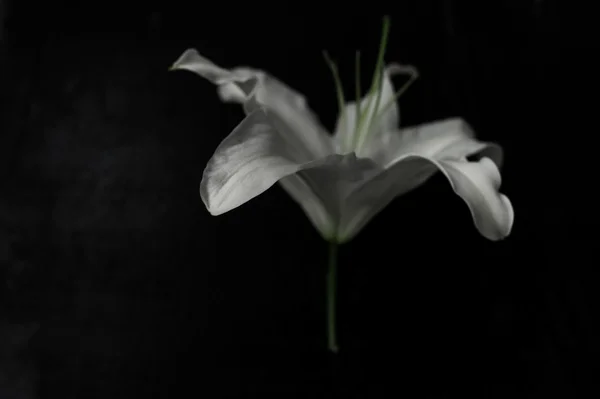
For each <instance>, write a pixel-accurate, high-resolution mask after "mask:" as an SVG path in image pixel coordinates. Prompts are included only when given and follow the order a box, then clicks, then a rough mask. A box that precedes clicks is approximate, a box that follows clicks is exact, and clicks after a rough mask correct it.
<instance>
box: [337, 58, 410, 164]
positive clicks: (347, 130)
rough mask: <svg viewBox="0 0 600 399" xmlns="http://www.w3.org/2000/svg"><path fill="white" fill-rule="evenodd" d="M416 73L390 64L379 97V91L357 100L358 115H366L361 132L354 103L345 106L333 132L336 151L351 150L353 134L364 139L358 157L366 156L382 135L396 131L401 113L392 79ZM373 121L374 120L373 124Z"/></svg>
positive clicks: (384, 74) (402, 66)
mask: <svg viewBox="0 0 600 399" xmlns="http://www.w3.org/2000/svg"><path fill="white" fill-rule="evenodd" d="M411 73H416V70H415V69H414V68H413V67H412V66H409V65H400V64H389V65H388V66H386V68H385V69H384V73H383V81H382V83H381V94H380V91H379V90H375V91H373V92H369V93H368V94H367V95H365V96H364V97H363V98H362V99H361V100H360V113H361V114H362V113H363V112H365V109H366V108H367V107H369V108H368V111H367V112H366V113H365V118H366V119H365V120H364V121H363V123H362V124H361V129H360V132H356V133H355V130H356V128H357V118H356V117H357V112H356V111H357V110H356V101H351V102H349V103H347V104H346V106H345V108H344V111H343V112H342V114H341V115H339V117H338V120H337V122H336V127H335V130H334V135H333V140H334V143H335V145H336V148H337V150H338V151H343V150H344V149H345V150H350V149H354V148H351V146H350V144H349V143H350V141H351V140H352V139H353V136H354V135H355V134H359V135H361V136H363V135H364V136H365V137H366V141H365V143H364V146H363V148H364V149H365V150H364V151H358V152H359V154H360V156H364V154H366V153H368V151H369V150H368V148H369V147H370V146H371V145H372V144H373V143H375V142H377V141H380V140H381V135H382V134H386V133H387V132H391V131H395V130H397V128H398V124H399V118H400V111H399V109H398V105H397V104H396V102H395V99H394V97H395V92H394V85H393V83H392V77H394V76H396V75H399V74H411ZM378 95H381V98H380V100H379V105H378V106H377V110H376V111H375V106H376V103H377V101H376V99H377V96H378ZM374 118H376V119H375V120H373V119H374Z"/></svg>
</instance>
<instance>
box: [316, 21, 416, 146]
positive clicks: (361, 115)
mask: <svg viewBox="0 0 600 399" xmlns="http://www.w3.org/2000/svg"><path fill="white" fill-rule="evenodd" d="M389 30H390V18H389V17H388V16H385V17H384V18H383V27H382V31H381V40H380V42H379V52H378V55H377V63H376V65H375V70H374V72H373V78H372V80H371V87H370V88H369V90H368V92H367V95H366V96H365V98H364V101H362V102H364V104H361V82H360V52H359V51H357V52H356V57H355V66H354V71H355V82H354V85H355V96H356V99H355V107H354V108H355V109H354V111H355V115H354V124H353V126H348V125H352V123H350V122H352V118H350V120H349V119H348V118H347V115H346V111H347V109H346V106H345V103H346V101H345V99H344V90H343V88H342V84H341V81H340V77H339V72H338V68H337V65H336V64H335V62H333V60H332V59H331V58H330V57H329V55H328V54H327V52H325V51H324V52H323V56H324V57H325V61H326V62H327V65H328V66H329V68H330V69H331V72H332V75H333V79H334V83H335V89H336V94H337V100H338V106H339V109H340V111H339V112H340V113H339V114H340V124H341V125H340V126H339V129H341V130H342V131H346V132H347V134H345V135H344V138H345V140H344V142H343V143H341V144H342V147H343V148H342V150H343V151H344V152H352V151H354V152H356V153H358V152H360V150H361V149H362V148H363V146H364V144H365V142H366V141H367V137H368V135H369V132H371V131H372V127H373V124H374V123H375V122H376V121H377V119H378V118H379V117H380V116H381V114H382V113H383V112H385V111H386V110H387V109H388V108H389V107H390V106H391V105H392V104H394V103H395V102H396V100H397V99H398V97H400V96H401V95H402V93H403V92H404V91H405V90H406V89H407V88H408V86H409V85H410V83H412V82H413V81H414V80H415V79H416V78H417V76H418V74H417V72H416V69H414V68H412V67H409V68H408V69H407V71H408V74H409V75H411V79H410V80H409V82H408V83H407V84H405V85H404V86H403V87H402V88H401V89H400V90H398V91H397V92H396V93H395V94H394V95H393V96H392V98H390V99H387V100H386V103H384V104H381V95H382V91H383V90H382V89H383V83H384V78H385V77H384V73H385V67H384V56H385V50H386V48H387V43H388V36H389Z"/></svg>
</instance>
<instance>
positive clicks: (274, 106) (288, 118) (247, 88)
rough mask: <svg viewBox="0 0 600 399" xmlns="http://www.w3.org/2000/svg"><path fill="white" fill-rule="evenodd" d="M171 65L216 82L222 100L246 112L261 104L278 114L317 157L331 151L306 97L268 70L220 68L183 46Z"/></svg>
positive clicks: (326, 134) (329, 143)
mask: <svg viewBox="0 0 600 399" xmlns="http://www.w3.org/2000/svg"><path fill="white" fill-rule="evenodd" d="M171 69H175V70H176V69H182V70H187V71H191V72H194V73H196V74H198V75H200V76H202V77H203V78H205V79H207V80H209V81H210V82H212V83H213V84H216V85H217V86H218V89H217V91H218V94H219V97H220V98H221V100H222V101H225V102H238V103H242V104H243V105H244V110H245V111H246V113H247V114H249V113H251V112H253V111H254V110H256V109H257V108H260V107H265V108H267V109H268V110H269V111H271V112H273V113H275V114H277V115H278V117H279V119H280V120H282V121H283V123H285V124H286V125H287V130H289V131H291V132H293V134H295V135H296V136H297V137H298V138H299V139H300V141H301V142H302V145H303V146H304V147H306V149H307V150H308V151H309V152H311V153H312V154H314V155H315V156H317V157H323V156H327V155H329V154H332V153H333V152H334V151H333V150H334V146H333V141H332V138H331V137H330V136H329V134H328V133H327V131H326V129H325V128H323V127H322V125H321V123H320V122H319V120H318V118H317V117H316V116H315V115H314V113H313V112H312V111H311V109H310V108H309V107H308V105H307V102H306V99H305V98H304V96H302V95H301V94H300V93H298V92H296V91H295V90H294V89H292V88H291V87H289V86H287V85H286V84H284V83H283V82H281V81H279V80H278V79H276V78H275V77H273V76H271V75H269V74H268V73H266V72H264V71H261V70H258V69H253V68H246V67H237V68H233V69H231V70H229V69H225V68H221V67H220V66H218V65H216V64H214V63H213V62H212V61H210V60H209V59H207V58H205V57H203V56H202V55H200V54H199V53H198V51H197V50H196V49H187V50H186V51H185V52H184V53H183V54H182V55H181V56H180V57H179V59H177V61H175V63H174V64H173V66H172V67H171Z"/></svg>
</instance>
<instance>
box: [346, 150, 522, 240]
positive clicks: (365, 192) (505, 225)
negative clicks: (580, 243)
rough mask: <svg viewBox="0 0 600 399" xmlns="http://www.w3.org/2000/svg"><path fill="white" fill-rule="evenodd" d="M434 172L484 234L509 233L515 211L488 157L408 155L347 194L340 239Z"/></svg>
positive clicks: (348, 236) (501, 235) (494, 237)
mask: <svg viewBox="0 0 600 399" xmlns="http://www.w3.org/2000/svg"><path fill="white" fill-rule="evenodd" d="M436 171H440V172H442V173H443V174H444V175H445V176H446V178H447V179H448V181H449V182H450V185H451V186H452V189H453V190H454V192H455V193H456V194H457V195H459V196H460V197H461V198H462V199H463V200H464V201H465V203H466V204H467V206H468V207H469V209H470V211H471V215H472V218H473V221H474V223H475V226H476V227H477V229H478V230H479V232H480V233H481V234H482V235H483V236H484V237H486V238H488V239H490V240H500V239H503V238H505V237H506V236H508V235H509V234H510V231H511V229H512V225H513V220H514V211H513V208H512V205H511V203H510V201H509V199H508V198H507V197H506V196H505V195H503V194H501V193H499V191H498V190H499V188H500V183H501V178H500V172H499V171H498V167H497V165H496V164H495V163H494V162H493V161H492V160H491V159H489V158H485V157H484V158H481V159H480V160H479V161H477V162H468V161H458V160H447V159H444V160H435V159H433V158H428V157H425V156H422V155H415V154H409V155H406V156H404V157H403V158H401V159H398V160H397V161H396V163H395V164H393V165H392V166H390V167H389V169H387V170H385V171H383V172H381V173H379V174H378V175H377V176H374V177H373V178H372V179H370V180H369V181H368V182H366V183H364V184H363V185H362V186H360V187H359V188H357V189H356V190H354V191H353V192H352V193H351V194H350V195H349V196H348V199H347V204H348V205H347V208H345V209H344V218H343V219H342V223H341V226H340V230H339V239H340V240H342V241H347V240H349V239H351V238H352V237H353V236H354V235H355V234H357V233H358V232H359V231H360V230H361V229H362V228H363V227H364V225H365V224H366V223H367V222H368V221H369V220H371V219H372V218H373V217H374V216H375V215H376V214H377V213H379V211H381V210H382V209H383V208H384V207H385V206H386V205H387V204H389V203H390V202H391V201H392V200H393V199H394V198H395V197H397V196H399V195H402V194H404V193H406V192H408V191H410V190H412V189H414V188H416V187H418V186H419V185H421V184H422V183H423V182H424V181H425V180H427V179H428V178H429V177H430V176H431V175H433V174H434V173H435V172H436Z"/></svg>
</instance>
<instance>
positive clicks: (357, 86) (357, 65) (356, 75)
mask: <svg viewBox="0 0 600 399" xmlns="http://www.w3.org/2000/svg"><path fill="white" fill-rule="evenodd" d="M354 85H355V89H356V121H355V122H356V126H355V129H357V130H358V121H359V120H360V98H361V94H360V92H361V84H360V51H356V56H355V58H354Z"/></svg>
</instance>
